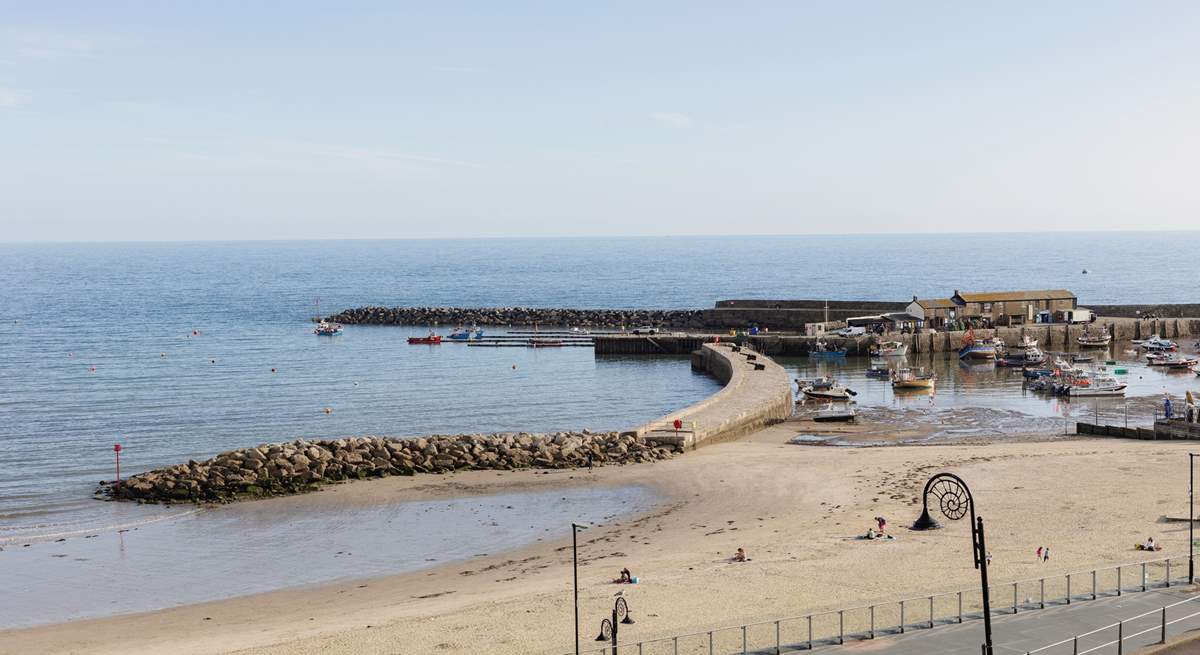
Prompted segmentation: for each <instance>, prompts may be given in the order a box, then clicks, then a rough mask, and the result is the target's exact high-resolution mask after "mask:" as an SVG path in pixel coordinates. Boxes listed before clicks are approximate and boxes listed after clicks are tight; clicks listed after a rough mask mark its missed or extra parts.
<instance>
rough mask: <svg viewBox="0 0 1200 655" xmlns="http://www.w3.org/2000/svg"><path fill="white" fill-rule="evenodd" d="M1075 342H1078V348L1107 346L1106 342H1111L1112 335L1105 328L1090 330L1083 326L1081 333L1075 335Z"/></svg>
mask: <svg viewBox="0 0 1200 655" xmlns="http://www.w3.org/2000/svg"><path fill="white" fill-rule="evenodd" d="M1075 343H1077V344H1079V347H1080V348H1107V347H1108V344H1110V343H1112V335H1111V334H1109V333H1108V332H1107V331H1105V330H1101V331H1099V332H1092V331H1091V330H1089V329H1087V328H1084V329H1083V334H1081V335H1079V336H1078V337H1075Z"/></svg>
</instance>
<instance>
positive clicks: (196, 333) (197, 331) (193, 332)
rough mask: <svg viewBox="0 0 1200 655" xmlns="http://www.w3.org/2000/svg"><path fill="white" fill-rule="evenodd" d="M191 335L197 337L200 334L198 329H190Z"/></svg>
mask: <svg viewBox="0 0 1200 655" xmlns="http://www.w3.org/2000/svg"><path fill="white" fill-rule="evenodd" d="M192 336H193V337H198V336H200V330H192Z"/></svg>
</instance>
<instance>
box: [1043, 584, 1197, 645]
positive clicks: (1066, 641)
mask: <svg viewBox="0 0 1200 655" xmlns="http://www.w3.org/2000/svg"><path fill="white" fill-rule="evenodd" d="M1196 600H1200V596H1192V597H1191V598H1185V599H1184V600H1181V601H1179V602H1177V603H1171V604H1170V605H1163V606H1162V607H1159V608H1157V609H1152V610H1150V611H1148V612H1143V613H1141V614H1138V615H1137V616H1131V617H1129V618H1127V619H1122V620H1120V621H1117V622H1116V623H1110V624H1108V625H1106V626H1103V627H1100V628H1096V629H1095V630H1089V631H1088V632H1081V633H1079V634H1077V635H1074V636H1071V637H1067V638H1066V639H1063V640H1062V641H1056V642H1054V643H1053V644H1049V645H1047V646H1042V647H1041V648H1035V649H1033V650H1027V651H1025V655H1033V654H1034V653H1040V652H1042V651H1044V650H1049V649H1051V648H1054V647H1056V646H1062V645H1063V644H1069V643H1071V642H1074V641H1077V640H1079V639H1080V638H1081V637H1089V636H1091V635H1094V634H1096V633H1098V632H1103V631H1105V630H1111V629H1112V628H1116V627H1119V626H1123V625H1124V624H1125V623H1128V622H1130V621H1136V620H1138V619H1144V618H1146V617H1147V616H1150V615H1152V614H1163V616H1165V612H1166V611H1167V610H1169V609H1171V608H1172V607H1179V606H1180V605H1183V604H1185V603H1191V602H1193V601H1196ZM1196 616H1200V612H1193V613H1192V614H1189V615H1187V616H1181V617H1179V618H1177V619H1175V620H1174V621H1168V622H1166V623H1164V624H1160V625H1159V626H1157V627H1154V628H1147V629H1145V630H1142V631H1141V632H1137V633H1134V634H1131V635H1122V636H1121V638H1120V639H1117V640H1114V641H1109V642H1106V643H1103V644H1101V645H1099V646H1095V647H1093V648H1089V649H1088V650H1085V651H1081V652H1080V653H1079V655H1085V653H1090V652H1092V651H1096V650H1099V649H1101V648H1107V647H1108V646H1111V645H1113V644H1115V643H1117V642H1118V641H1124V640H1126V639H1132V638H1133V637H1139V636H1141V635H1144V634H1146V633H1147V632H1152V631H1154V630H1161V629H1162V628H1163V627H1164V626H1167V625H1174V624H1176V623H1178V622H1180V621H1186V620H1187V619H1190V618H1193V617H1196Z"/></svg>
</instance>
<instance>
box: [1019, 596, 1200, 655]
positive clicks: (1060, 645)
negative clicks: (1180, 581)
mask: <svg viewBox="0 0 1200 655" xmlns="http://www.w3.org/2000/svg"><path fill="white" fill-rule="evenodd" d="M1197 600H1200V596H1192V597H1191V598H1188V599H1186V600H1181V601H1179V602H1178V603H1171V604H1170V605H1164V606H1162V607H1160V608H1159V609H1154V610H1150V611H1149V612H1143V613H1142V614H1138V615H1137V616H1133V617H1130V618H1128V619H1122V620H1120V621H1118V622H1116V623H1112V624H1110V625H1106V626H1104V627H1102V628H1096V629H1095V630H1091V631H1089V632H1084V633H1081V634H1077V635H1074V636H1072V637H1069V638H1067V639H1063V640H1062V641H1056V642H1054V643H1053V644H1050V645H1047V646H1042V647H1041V648H1035V649H1033V650H1028V651H1025V655H1033V654H1034V653H1048V652H1049V651H1051V650H1054V651H1055V652H1056V653H1066V652H1067V646H1068V645H1069V646H1070V651H1071V655H1086V654H1087V653H1095V652H1098V651H1101V650H1104V649H1107V648H1109V647H1111V646H1115V647H1116V652H1117V653H1118V655H1123V654H1124V652H1125V642H1127V641H1130V640H1133V639H1136V638H1138V637H1141V636H1143V635H1147V634H1157V636H1158V639H1157V640H1156V641H1152V642H1149V643H1148V644H1143V645H1149V644H1154V643H1158V644H1164V643H1166V642H1167V627H1168V626H1172V625H1175V624H1176V623H1179V622H1181V621H1187V620H1189V619H1193V618H1196V617H1198V616H1200V611H1196V612H1192V613H1191V614H1188V615H1187V616H1180V617H1178V618H1175V619H1172V620H1170V621H1168V620H1167V610H1169V609H1174V608H1176V607H1179V606H1181V605H1185V604H1187V603H1192V602H1194V601H1197ZM1195 606H1196V605H1192V606H1190V607H1195ZM1151 616H1153V617H1156V618H1157V619H1158V620H1157V621H1144V622H1142V623H1143V624H1146V625H1149V626H1150V627H1148V628H1144V629H1142V630H1138V631H1137V632H1133V633H1131V634H1125V630H1126V626H1127V625H1130V624H1135V625H1133V626H1132V627H1131V629H1134V630H1136V629H1137V626H1136V624H1137V623H1138V622H1139V621H1141V619H1145V618H1147V617H1151ZM1113 631H1115V633H1116V634H1115V636H1116V639H1112V640H1111V641H1105V642H1103V643H1100V644H1097V645H1094V646H1091V647H1090V648H1088V647H1086V644H1087V640H1088V638H1089V637H1094V639H1093V640H1100V639H1108V638H1109V637H1110V636H1112V635H1111V633H1112V632H1113ZM1080 640H1084V645H1085V648H1084V650H1080V649H1079V648H1080V646H1079V642H1080Z"/></svg>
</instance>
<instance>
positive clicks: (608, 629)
mask: <svg viewBox="0 0 1200 655" xmlns="http://www.w3.org/2000/svg"><path fill="white" fill-rule="evenodd" d="M633 623H634V621H633V617H631V616H629V602H628V601H626V600H625V597H624V596H621V597H620V598H618V599H617V602H616V603H614V604H613V611H612V619H611V620H609V619H604V620H603V621H601V622H600V634H598V635H596V641H608V642H610V643H612V655H617V631H618V630H619V628H620V626H622V625H633Z"/></svg>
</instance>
